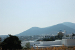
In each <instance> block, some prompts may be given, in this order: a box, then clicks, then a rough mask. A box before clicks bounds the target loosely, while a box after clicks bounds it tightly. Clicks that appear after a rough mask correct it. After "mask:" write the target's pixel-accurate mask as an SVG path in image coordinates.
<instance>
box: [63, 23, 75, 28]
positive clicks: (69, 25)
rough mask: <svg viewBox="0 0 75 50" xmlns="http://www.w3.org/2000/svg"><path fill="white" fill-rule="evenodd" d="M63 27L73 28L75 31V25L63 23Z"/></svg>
mask: <svg viewBox="0 0 75 50" xmlns="http://www.w3.org/2000/svg"><path fill="white" fill-rule="evenodd" d="M62 24H63V25H66V26H68V27H71V28H73V29H75V23H71V22H64V23H62Z"/></svg>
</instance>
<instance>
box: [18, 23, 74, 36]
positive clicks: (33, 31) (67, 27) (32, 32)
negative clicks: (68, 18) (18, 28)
mask: <svg viewBox="0 0 75 50" xmlns="http://www.w3.org/2000/svg"><path fill="white" fill-rule="evenodd" d="M66 23H67V22H66ZM66 23H65V24H64V23H61V24H57V25H54V26H50V27H46V28H39V27H32V28H30V29H28V30H26V31H24V32H22V33H20V34H17V35H19V36H26V35H42V34H57V32H59V30H62V31H64V29H65V30H66V31H67V34H70V33H75V29H74V25H73V26H72V24H71V23H70V25H68V24H66Z"/></svg>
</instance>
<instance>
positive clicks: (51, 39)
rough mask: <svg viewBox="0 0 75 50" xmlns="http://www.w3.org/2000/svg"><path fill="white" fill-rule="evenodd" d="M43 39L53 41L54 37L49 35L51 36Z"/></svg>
mask: <svg viewBox="0 0 75 50" xmlns="http://www.w3.org/2000/svg"><path fill="white" fill-rule="evenodd" d="M43 41H55V38H53V37H51V38H44V39H43Z"/></svg>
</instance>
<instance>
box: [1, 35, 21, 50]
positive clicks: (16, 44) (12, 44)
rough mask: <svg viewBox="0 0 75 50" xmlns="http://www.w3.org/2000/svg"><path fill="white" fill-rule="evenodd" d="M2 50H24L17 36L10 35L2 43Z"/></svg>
mask: <svg viewBox="0 0 75 50" xmlns="http://www.w3.org/2000/svg"><path fill="white" fill-rule="evenodd" d="M1 46H2V50H7V49H9V50H11V49H13V50H14V49H22V47H21V41H20V40H19V38H18V37H17V36H12V35H9V37H7V38H6V39H5V40H4V41H3V42H2V43H1Z"/></svg>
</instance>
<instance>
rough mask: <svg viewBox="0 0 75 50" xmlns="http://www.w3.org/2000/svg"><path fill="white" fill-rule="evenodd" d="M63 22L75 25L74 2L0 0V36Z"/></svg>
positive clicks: (72, 0) (67, 0)
mask: <svg viewBox="0 0 75 50" xmlns="http://www.w3.org/2000/svg"><path fill="white" fill-rule="evenodd" d="M63 22H72V23H75V0H0V35H7V34H12V35H14V34H19V33H21V32H23V31H25V30H27V29H29V28H31V27H40V28H42V27H48V26H52V25H56V24H58V23H63Z"/></svg>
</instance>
